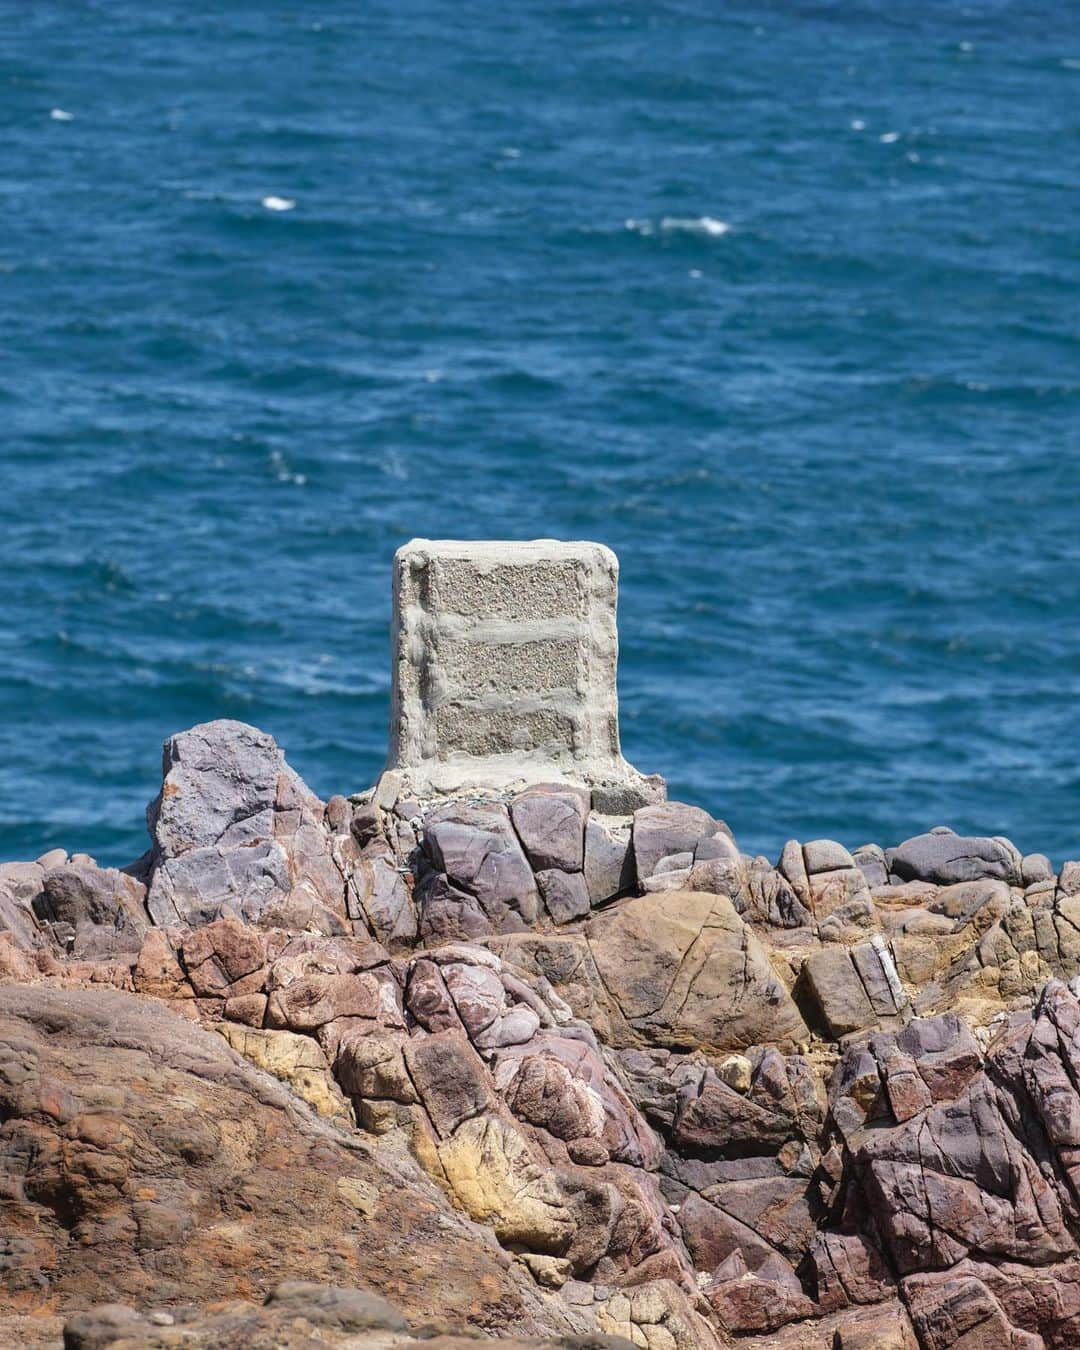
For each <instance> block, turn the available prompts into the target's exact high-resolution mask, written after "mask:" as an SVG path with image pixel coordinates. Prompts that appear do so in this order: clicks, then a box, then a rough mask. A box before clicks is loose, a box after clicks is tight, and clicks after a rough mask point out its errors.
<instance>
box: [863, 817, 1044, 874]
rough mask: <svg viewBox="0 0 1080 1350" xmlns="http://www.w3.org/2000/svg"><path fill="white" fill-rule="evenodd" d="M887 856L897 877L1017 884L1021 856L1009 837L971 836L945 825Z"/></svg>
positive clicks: (916, 837) (907, 842)
mask: <svg viewBox="0 0 1080 1350" xmlns="http://www.w3.org/2000/svg"><path fill="white" fill-rule="evenodd" d="M886 856H887V860H888V864H889V871H890V873H891V874H892V875H893V876H894V877H896V878H898V879H899V880H900V881H930V882H933V883H934V885H936V886H951V885H953V884H955V883H956V882H960V881H982V880H987V879H989V880H998V881H1007V882H1010V883H1015V884H1020V880H1021V878H1020V861H1021V860H1020V856H1019V854H1018V853H1017V851H1016V849H1015V848H1014V847H1013V845H1011V844H1010V843H1009V842H1008V840H1004V839H996V838H995V839H985V838H973V837H966V836H963V835H958V834H954V833H953V832H952V830H946V829H944V828H941V829H937V830H932V831H931V832H930V833H929V834H917V835H915V836H914V837H913V838H911V839H905V841H904V842H903V843H902V844H900V845H899V847H897V848H895V849H891V850H889V852H888V854H887V855H886Z"/></svg>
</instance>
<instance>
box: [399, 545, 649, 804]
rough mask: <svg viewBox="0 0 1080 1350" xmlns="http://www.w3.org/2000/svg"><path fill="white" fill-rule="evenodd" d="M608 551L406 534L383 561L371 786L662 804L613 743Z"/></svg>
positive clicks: (614, 571) (612, 599)
mask: <svg viewBox="0 0 1080 1350" xmlns="http://www.w3.org/2000/svg"><path fill="white" fill-rule="evenodd" d="M618 574H619V564H618V561H617V559H616V557H615V555H614V553H612V551H611V550H610V549H608V548H605V547H604V546H603V545H602V544H593V543H562V542H558V541H556V540H551V539H537V540H532V541H530V542H527V543H518V542H505V541H498V542H492V541H481V542H470V541H459V540H430V539H414V540H412V541H411V542H410V543H408V544H405V545H404V546H403V547H402V548H400V549H398V551H397V553H396V555H395V557H394V617H393V659H394V670H393V690H392V695H391V717H390V754H389V758H388V761H387V766H386V769H385V770H384V773H383V777H382V779H381V780H380V785H379V789H378V794H379V795H380V796H393V797H396V796H398V795H400V794H408V795H410V796H415V797H420V798H426V797H431V796H440V795H445V794H457V793H461V792H464V791H468V790H471V789H495V790H501V789H510V788H519V787H521V786H523V785H526V784H529V783H540V782H563V783H572V784H575V785H577V786H580V787H586V788H588V789H589V790H590V791H591V793H592V799H593V807H594V809H596V810H601V811H606V812H611V813H625V812H629V811H632V810H634V809H635V808H636V807H638V806H642V805H644V804H646V803H647V802H653V801H657V800H661V799H662V798H663V797H664V795H665V793H664V784H663V780H662V779H660V778H659V777H645V776H644V775H642V774H639V773H638V772H637V770H636V769H634V768H632V767H631V765H629V764H628V763H627V762H626V760H625V759H623V757H622V753H621V751H620V748H619V715H618V698H617V693H616V679H615V677H616V666H617V663H618V634H617V629H616V622H615V607H616V597H617V592H618Z"/></svg>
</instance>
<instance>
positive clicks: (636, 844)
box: [631, 802, 720, 886]
mask: <svg viewBox="0 0 1080 1350" xmlns="http://www.w3.org/2000/svg"><path fill="white" fill-rule="evenodd" d="M719 829H720V826H719V824H718V822H717V821H715V820H714V819H713V818H712V816H710V815H709V813H708V811H703V810H702V809H701V808H700V807H699V806H688V805H687V804H686V803H685V802H656V803H654V804H653V805H651V806H642V807H640V808H639V809H638V810H637V811H635V812H634V828H633V835H632V838H631V843H632V848H633V854H634V869H635V873H636V876H637V881H638V885H639V886H644V884H645V882H646V881H647V880H648V879H649V877H651V876H653V875H654V873H655V872H656V869H657V866H658V864H659V862H660V860H661V859H662V858H666V857H668V856H669V855H670V854H673V853H689V854H690V855H691V857H692V856H693V853H694V850H695V849H696V847H697V845H698V844H699V843H700V842H701V840H703V839H710V838H712V836H713V835H715V834H716V833H717V831H718V830H719Z"/></svg>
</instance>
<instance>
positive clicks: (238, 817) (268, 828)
mask: <svg viewBox="0 0 1080 1350" xmlns="http://www.w3.org/2000/svg"><path fill="white" fill-rule="evenodd" d="M162 767H163V776H164V781H163V783H162V787H161V792H160V793H159V794H158V796H157V797H156V798H155V800H154V801H153V802H151V804H150V806H149V807H148V808H147V824H148V826H149V829H150V836H151V840H152V847H151V851H150V857H149V868H148V877H149V880H148V895H147V907H148V909H149V911H150V914H151V916H152V918H153V920H154V922H155V923H158V924H170V923H184V924H188V925H190V926H191V927H198V926H199V925H200V924H204V923H210V922H212V921H213V920H214V919H217V918H220V917H221V916H222V915H229V914H231V915H234V916H236V917H239V918H242V919H244V920H246V921H249V922H252V921H257V920H260V919H263V918H264V917H266V918H271V917H272V916H273V913H274V911H275V909H282V908H285V907H286V906H288V905H289V904H290V903H291V904H293V905H296V904H301V905H303V904H306V906H307V910H308V913H309V914H312V917H313V918H314V920H315V923H316V925H317V923H318V920H317V917H315V916H316V915H317V914H319V913H322V912H325V914H326V915H328V916H333V917H334V918H336V920H337V923H338V925H339V927H340V925H341V921H342V919H343V918H344V917H345V903H344V895H345V878H344V876H343V874H342V871H341V868H340V867H339V866H338V864H337V862H336V861H335V860H334V857H333V851H332V848H331V838H330V834H329V832H328V830H327V828H326V826H325V823H324V810H323V805H322V803H321V802H320V801H319V800H318V798H317V797H315V796H314V795H313V794H312V793H311V792H310V791H309V790H308V788H307V787H306V786H305V784H304V783H303V782H302V781H301V779H300V778H298V777H297V775H296V774H295V773H294V772H293V771H292V769H290V768H289V766H288V765H287V764H286V762H285V757H284V755H283V754H282V752H281V750H280V749H279V748H278V746H277V745H276V744H275V742H274V739H273V737H271V736H268V735H267V734H266V733H265V732H263V731H259V730H258V729H257V728H256V727H251V726H248V725H246V724H245V723H243V722H232V721H218V722H206V723H203V724H202V725H200V726H196V727H192V728H191V730H190V731H184V732H180V733H179V734H178V735H176V736H171V737H170V738H169V740H168V741H166V742H165V749H164V757H163V766H162Z"/></svg>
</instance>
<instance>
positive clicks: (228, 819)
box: [0, 722, 1080, 1350]
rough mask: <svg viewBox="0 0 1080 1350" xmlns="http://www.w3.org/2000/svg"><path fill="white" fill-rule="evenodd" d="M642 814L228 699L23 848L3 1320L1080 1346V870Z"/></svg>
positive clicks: (658, 1341) (11, 885) (2, 948)
mask: <svg viewBox="0 0 1080 1350" xmlns="http://www.w3.org/2000/svg"><path fill="white" fill-rule="evenodd" d="M612 804H613V800H612V798H610V797H609V798H605V799H603V801H602V802H601V805H602V807H603V808H604V809H603V810H596V809H594V801H593V799H592V797H591V796H590V794H589V793H588V792H587V791H586V790H585V789H584V788H582V787H580V786H576V785H574V784H568V783H565V782H559V781H553V782H548V783H531V784H528V785H526V786H524V787H520V786H517V785H513V786H508V787H507V788H506V789H505V790H494V789H493V790H490V791H487V792H480V791H477V790H470V791H469V792H468V793H464V794H460V795H458V796H456V797H450V798H441V799H420V798H412V797H404V796H402V795H401V793H400V792H394V791H390V790H389V789H388V787H387V784H386V783H385V782H384V783H382V784H380V785H379V786H378V787H377V788H376V789H375V790H374V791H372V792H368V793H363V794H357V795H356V796H354V797H352V798H345V797H334V798H332V799H331V800H330V801H329V802H326V803H323V802H321V801H319V800H318V799H317V798H316V797H315V796H314V795H313V794H312V793H311V792H310V791H309V790H308V789H307V788H306V786H305V785H304V784H303V783H302V782H301V781H300V779H299V778H298V777H297V776H296V775H295V773H294V772H293V771H292V770H291V769H290V768H289V767H288V765H287V763H286V761H285V758H284V756H283V755H282V753H281V751H280V749H279V748H278V747H277V746H276V745H275V744H274V742H273V741H272V739H271V738H270V737H268V736H266V735H265V734H264V733H262V732H259V731H257V730H256V729H255V728H252V727H246V726H243V725H242V724H239V723H234V722H217V723H210V724H206V725H205V726H201V727H196V728H193V729H192V730H191V731H189V732H185V733H181V734H180V735H178V736H175V737H172V738H171V739H170V741H169V742H168V744H167V746H166V754H165V763H164V781H163V784H162V790H161V793H160V794H159V796H158V797H157V798H156V800H155V801H154V803H153V804H152V806H151V808H150V810H149V812H148V820H149V824H150V830H151V839H152V845H151V849H150V850H149V852H148V854H147V855H146V856H144V858H142V859H140V860H139V861H138V862H137V863H135V864H133V865H132V866H131V867H129V868H125V869H122V870H116V869H111V868H102V867H99V866H98V865H97V864H96V863H95V862H94V860H93V859H91V858H87V857H85V856H82V855H75V856H74V857H68V855H67V854H65V853H63V852H61V851H59V850H57V851H54V852H53V853H52V854H48V855H45V856H44V857H42V858H41V859H38V860H37V861H35V862H29V863H9V864H4V865H3V866H0V1217H2V1220H3V1233H4V1236H3V1239H2V1240H0V1242H2V1245H0V1338H3V1337H6V1338H7V1340H8V1341H10V1342H12V1343H17V1344H19V1343H21V1344H27V1345H33V1344H40V1345H46V1344H48V1345H59V1344H60V1343H61V1339H64V1343H65V1344H68V1345H81V1346H99V1345H100V1346H105V1345H112V1344H115V1345H117V1346H121V1345H122V1346H134V1345H166V1344H177V1343H182V1344H192V1345H207V1346H209V1345H237V1346H239V1345H249V1344H250V1345H260V1344H265V1345H267V1346H269V1345H278V1344H297V1345H299V1344H320V1343H324V1344H329V1345H337V1344H340V1345H345V1344H349V1345H366V1344H370V1346H371V1350H375V1345H376V1342H377V1344H378V1345H379V1346H384V1345H391V1344H405V1343H407V1342H409V1341H411V1340H413V1339H416V1338H417V1337H418V1336H423V1337H425V1338H431V1339H433V1340H434V1342H435V1343H436V1344H445V1345H446V1346H447V1350H449V1348H450V1346H451V1345H453V1344H456V1342H455V1340H454V1337H455V1336H456V1335H457V1334H458V1333H460V1332H463V1331H465V1330H467V1329H470V1328H471V1329H472V1330H474V1331H479V1332H481V1333H484V1334H492V1335H501V1336H504V1337H516V1338H518V1339H517V1340H516V1341H511V1343H512V1344H517V1343H521V1344H525V1343H526V1341H527V1340H528V1338H532V1339H531V1341H529V1343H531V1344H538V1345H539V1344H543V1345H556V1344H559V1345H567V1346H569V1345H571V1344H575V1343H576V1344H582V1345H583V1344H597V1345H598V1344H601V1343H602V1339H600V1338H603V1337H621V1338H623V1341H622V1342H617V1341H613V1342H612V1344H622V1343H631V1344H634V1345H637V1346H642V1347H647V1350H695V1348H697V1347H704V1348H705V1350H716V1348H717V1347H720V1346H723V1345H739V1346H744V1347H746V1348H747V1350H766V1347H768V1348H769V1350H776V1347H781V1348H783V1347H788V1348H789V1350H794V1347H813V1346H821V1347H823V1348H824V1347H830V1348H832V1350H836V1347H846V1348H847V1350H857V1348H860V1347H861V1348H863V1350H868V1348H869V1347H876V1348H877V1350H885V1348H889V1347H893V1348H895V1350H913V1348H914V1347H922V1348H923V1350H925V1348H926V1347H933V1350H938V1348H939V1347H940V1350H945V1348H946V1347H953V1346H959V1347H974V1346H976V1345H978V1346H980V1347H981V1346H984V1345H985V1346H990V1345H1002V1346H1010V1347H1018V1346H1023V1347H1032V1348H1034V1347H1040V1346H1041V1347H1050V1348H1053V1350H1063V1348H1064V1347H1066V1346H1072V1345H1075V1344H1077V1343H1080V1086H1078V1085H1080V864H1076V863H1066V864H1065V865H1064V866H1063V867H1062V868H1061V869H1060V871H1058V872H1055V871H1054V870H1053V869H1052V867H1051V866H1050V864H1049V863H1048V861H1047V860H1046V859H1045V858H1043V857H1042V856H1041V855H1038V854H1027V855H1024V854H1022V853H1021V852H1020V851H1019V850H1018V849H1016V848H1015V847H1014V846H1013V845H1012V844H1011V843H1010V842H1009V841H1008V840H1003V839H980V838H962V837H960V836H957V835H955V834H953V833H952V832H951V831H946V830H943V829H938V830H934V831H931V832H929V833H928V834H925V835H920V836H917V837H916V838H914V839H911V840H907V841H905V842H902V843H901V844H899V845H898V846H897V847H895V848H879V847H877V846H874V845H865V846H862V847H858V848H855V849H853V850H849V849H847V848H845V847H843V846H842V845H841V844H839V843H837V842H835V841H832V840H810V841H807V842H799V841H791V842H790V843H788V844H787V845H786V846H785V847H784V849H783V850H782V853H781V856H780V857H779V858H778V859H777V860H776V862H775V864H774V863H772V862H770V861H769V860H768V859H765V858H760V857H749V856H747V855H745V854H742V853H741V852H740V850H739V848H738V845H737V843H736V841H735V840H734V839H733V837H732V835H731V832H730V831H729V829H728V828H727V826H726V825H724V824H723V822H721V821H720V820H718V819H717V818H716V817H714V816H712V815H710V814H708V813H707V812H705V811H702V810H700V809H699V808H697V807H694V806H690V805H686V804H683V803H678V802H651V803H645V804H640V803H633V802H630V803H627V804H626V805H627V807H628V808H629V809H627V810H625V811H624V812H622V813H619V812H617V811H616V812H613V811H612V809H611V807H612ZM380 1300H383V1301H380ZM101 1305H107V1306H101ZM575 1337H577V1338H579V1339H578V1340H577V1341H576V1342H575V1340H574V1338H575ZM373 1338H374V1339H373ZM522 1338H525V1339H522ZM581 1338H586V1339H581Z"/></svg>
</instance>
